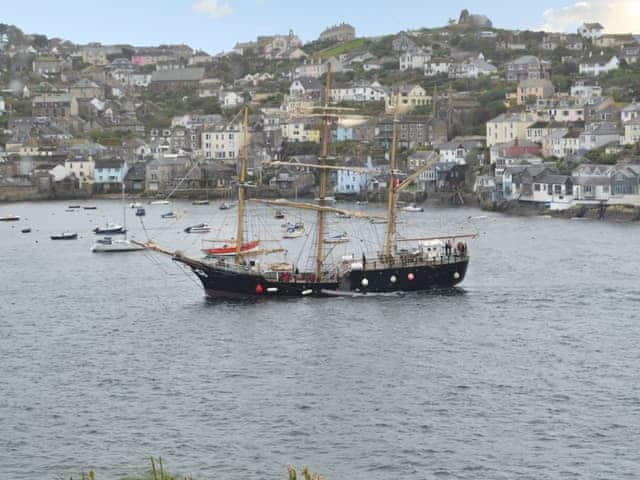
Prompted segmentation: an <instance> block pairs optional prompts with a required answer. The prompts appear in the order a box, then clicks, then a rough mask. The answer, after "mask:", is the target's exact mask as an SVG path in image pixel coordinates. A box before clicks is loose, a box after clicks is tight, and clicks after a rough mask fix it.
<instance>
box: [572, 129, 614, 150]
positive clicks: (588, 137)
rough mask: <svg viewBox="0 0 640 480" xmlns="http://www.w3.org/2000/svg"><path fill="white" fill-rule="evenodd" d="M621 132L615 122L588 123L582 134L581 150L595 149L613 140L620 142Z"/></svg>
mask: <svg viewBox="0 0 640 480" xmlns="http://www.w3.org/2000/svg"><path fill="white" fill-rule="evenodd" d="M620 137H621V132H620V130H619V129H618V127H617V126H616V124H615V123H611V122H597V123H590V124H588V125H587V126H586V127H585V129H584V132H582V133H581V134H580V140H579V147H580V150H593V149H595V148H600V147H603V146H605V145H606V144H608V143H611V142H616V143H617V142H619V141H620Z"/></svg>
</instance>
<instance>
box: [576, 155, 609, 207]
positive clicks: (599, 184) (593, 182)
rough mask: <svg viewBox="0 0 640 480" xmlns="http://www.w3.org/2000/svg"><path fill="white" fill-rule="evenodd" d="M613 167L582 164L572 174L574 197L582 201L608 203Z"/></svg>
mask: <svg viewBox="0 0 640 480" xmlns="http://www.w3.org/2000/svg"><path fill="white" fill-rule="evenodd" d="M614 171H615V167H614V166H613V165H591V164H586V163H585V164H582V165H580V166H579V167H577V168H575V169H574V170H573V171H572V172H571V178H572V180H573V197H574V199H575V200H581V201H607V200H609V198H610V197H611V176H612V175H613V173H614Z"/></svg>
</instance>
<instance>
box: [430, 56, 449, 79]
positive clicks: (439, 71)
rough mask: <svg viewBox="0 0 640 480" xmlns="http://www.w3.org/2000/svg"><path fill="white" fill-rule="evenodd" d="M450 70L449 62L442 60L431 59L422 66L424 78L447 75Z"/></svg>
mask: <svg viewBox="0 0 640 480" xmlns="http://www.w3.org/2000/svg"><path fill="white" fill-rule="evenodd" d="M449 68H451V61H450V60H447V59H444V58H432V59H431V60H430V61H428V62H427V63H425V64H424V75H425V77H435V76H436V75H447V74H448V73H449Z"/></svg>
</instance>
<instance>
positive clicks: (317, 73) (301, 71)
mask: <svg viewBox="0 0 640 480" xmlns="http://www.w3.org/2000/svg"><path fill="white" fill-rule="evenodd" d="M325 73H327V62H324V61H322V60H305V62H304V63H303V64H302V65H300V66H299V67H296V69H295V71H294V78H300V77H313V78H320V77H321V76H322V75H324V74H325Z"/></svg>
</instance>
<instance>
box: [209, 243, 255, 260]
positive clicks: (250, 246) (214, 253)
mask: <svg viewBox="0 0 640 480" xmlns="http://www.w3.org/2000/svg"><path fill="white" fill-rule="evenodd" d="M259 246H260V240H254V241H252V242H247V243H243V244H242V247H241V248H240V252H241V253H242V254H245V255H246V254H247V253H251V252H254V251H256V250H257V249H258V247H259ZM202 251H203V252H204V253H206V254H207V255H208V256H210V257H231V256H234V255H235V254H236V244H235V243H234V244H225V245H224V246H222V247H214V248H203V249H202Z"/></svg>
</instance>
